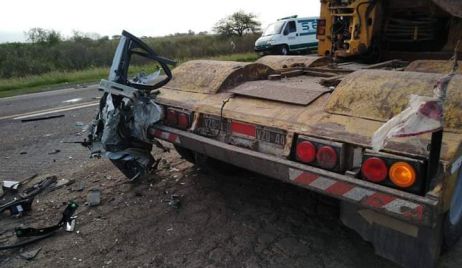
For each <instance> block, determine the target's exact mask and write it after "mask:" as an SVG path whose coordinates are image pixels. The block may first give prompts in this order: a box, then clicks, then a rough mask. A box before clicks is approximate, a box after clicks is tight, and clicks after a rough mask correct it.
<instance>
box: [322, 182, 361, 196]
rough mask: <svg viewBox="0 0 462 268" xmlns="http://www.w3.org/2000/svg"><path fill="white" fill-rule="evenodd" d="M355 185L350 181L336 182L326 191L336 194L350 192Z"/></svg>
mask: <svg viewBox="0 0 462 268" xmlns="http://www.w3.org/2000/svg"><path fill="white" fill-rule="evenodd" d="M353 188H354V186H353V185H352V184H349V183H344V182H336V183H335V184H333V185H332V186H331V187H329V188H327V189H326V192H328V193H330V194H334V195H343V194H345V193H348V192H349V191H350V190H351V189H353Z"/></svg>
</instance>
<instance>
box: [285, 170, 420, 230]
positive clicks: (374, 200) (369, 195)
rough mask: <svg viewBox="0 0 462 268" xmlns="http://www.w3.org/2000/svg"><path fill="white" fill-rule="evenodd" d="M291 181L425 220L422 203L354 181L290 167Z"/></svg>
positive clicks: (367, 205) (412, 218)
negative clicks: (349, 181)
mask: <svg viewBox="0 0 462 268" xmlns="http://www.w3.org/2000/svg"><path fill="white" fill-rule="evenodd" d="M288 175H289V181H291V182H292V183H294V184H297V185H301V186H304V187H305V188H308V189H311V190H315V191H318V192H321V193H325V194H329V195H330V196H333V197H336V198H340V199H343V200H347V201H350V202H353V203H359V204H361V205H363V206H366V207H371V208H375V209H382V210H385V211H387V212H388V213H392V214H395V215H398V216H400V217H402V218H404V219H407V220H412V221H416V222H421V223H423V222H425V221H426V220H427V219H428V218H425V217H424V215H425V212H426V210H427V209H426V207H425V206H424V205H422V204H418V203H414V202H412V201H408V200H404V199H401V198H399V197H397V196H394V195H391V194H386V193H381V192H377V191H374V190H372V189H366V188H363V187H361V186H357V185H354V184H352V183H348V182H343V181H336V180H334V179H331V178H327V177H322V176H320V175H317V174H314V173H311V172H306V171H302V170H298V169H293V168H290V169H289V174H288Z"/></svg>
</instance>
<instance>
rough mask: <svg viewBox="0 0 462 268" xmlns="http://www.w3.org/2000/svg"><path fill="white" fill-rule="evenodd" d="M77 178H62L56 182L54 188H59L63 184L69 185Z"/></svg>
mask: <svg viewBox="0 0 462 268" xmlns="http://www.w3.org/2000/svg"><path fill="white" fill-rule="evenodd" d="M74 182H75V180H68V179H60V180H58V181H57V182H56V184H55V186H54V187H53V190H56V189H59V188H61V187H63V186H69V185H71V184H73V183H74Z"/></svg>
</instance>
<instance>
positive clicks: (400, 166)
mask: <svg viewBox="0 0 462 268" xmlns="http://www.w3.org/2000/svg"><path fill="white" fill-rule="evenodd" d="M388 175H389V176H390V180H391V181H392V182H393V183H394V184H395V185H396V186H398V187H401V188H408V187H410V186H412V185H413V184H414V183H415V179H416V175H415V170H414V168H413V167H412V166H411V165H409V164H408V163H406V162H396V163H394V164H393V165H392V166H391V167H390V171H389V174H388Z"/></svg>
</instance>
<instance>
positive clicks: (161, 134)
mask: <svg viewBox="0 0 462 268" xmlns="http://www.w3.org/2000/svg"><path fill="white" fill-rule="evenodd" d="M153 134H154V135H153V136H154V137H156V138H159V139H162V140H166V141H169V142H171V143H176V144H180V143H181V142H180V137H178V135H176V134H172V133H169V132H165V131H162V130H158V129H156V130H155V131H154V133H153Z"/></svg>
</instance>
